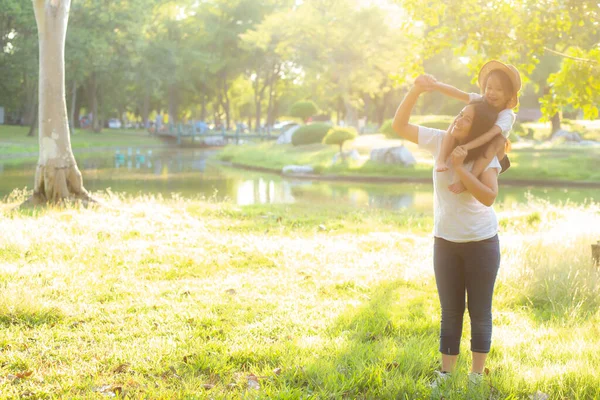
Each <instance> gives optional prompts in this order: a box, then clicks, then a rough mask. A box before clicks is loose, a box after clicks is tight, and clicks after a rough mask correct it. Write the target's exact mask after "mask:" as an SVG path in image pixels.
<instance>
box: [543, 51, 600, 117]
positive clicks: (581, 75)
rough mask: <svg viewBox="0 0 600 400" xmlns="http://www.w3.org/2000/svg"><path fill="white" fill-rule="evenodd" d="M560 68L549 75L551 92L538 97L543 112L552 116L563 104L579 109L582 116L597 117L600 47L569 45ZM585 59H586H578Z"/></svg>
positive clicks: (599, 95)
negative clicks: (585, 48) (589, 47)
mask: <svg viewBox="0 0 600 400" xmlns="http://www.w3.org/2000/svg"><path fill="white" fill-rule="evenodd" d="M567 55H568V56H569V57H574V58H577V59H572V58H565V59H564V60H563V63H562V68H561V69H560V71H558V72H556V73H553V74H551V75H550V76H549V78H548V83H549V85H550V91H549V93H548V94H546V95H545V96H544V97H543V98H541V99H540V104H541V106H542V112H543V113H544V115H546V116H552V115H554V114H555V113H556V112H557V111H559V110H560V109H561V108H563V107H567V106H570V107H574V108H581V109H582V110H583V116H584V118H588V119H596V118H598V107H599V106H600V49H598V48H596V49H592V50H590V51H585V50H583V49H581V48H578V47H573V48H570V49H569V50H568V51H567ZM581 60H586V61H581Z"/></svg>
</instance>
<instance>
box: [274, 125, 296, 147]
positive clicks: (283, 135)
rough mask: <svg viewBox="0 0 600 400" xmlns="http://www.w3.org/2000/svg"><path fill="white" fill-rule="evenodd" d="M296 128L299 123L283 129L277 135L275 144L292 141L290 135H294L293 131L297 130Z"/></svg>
mask: <svg viewBox="0 0 600 400" xmlns="http://www.w3.org/2000/svg"><path fill="white" fill-rule="evenodd" d="M298 128H300V125H292V126H290V127H289V128H287V129H286V130H285V131H283V132H282V133H281V135H279V137H278V138H277V144H289V143H292V136H293V135H294V132H296V131H297V130H298Z"/></svg>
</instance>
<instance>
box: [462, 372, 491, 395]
mask: <svg viewBox="0 0 600 400" xmlns="http://www.w3.org/2000/svg"><path fill="white" fill-rule="evenodd" d="M486 389H487V387H486V384H485V381H484V380H483V375H482V374H480V373H477V372H471V373H470V374H469V380H468V382H467V399H473V400H476V399H485V398H487V393H486V392H487V390H486Z"/></svg>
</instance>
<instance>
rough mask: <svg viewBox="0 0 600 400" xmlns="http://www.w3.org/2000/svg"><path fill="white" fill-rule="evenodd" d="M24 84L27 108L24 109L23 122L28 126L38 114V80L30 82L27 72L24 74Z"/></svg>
mask: <svg viewBox="0 0 600 400" xmlns="http://www.w3.org/2000/svg"><path fill="white" fill-rule="evenodd" d="M24 82H25V83H24V85H25V90H26V93H27V99H26V102H25V108H24V110H23V118H22V120H21V123H22V124H23V125H26V126H31V124H32V123H34V121H35V120H36V116H37V110H36V107H37V104H38V101H37V100H38V99H37V86H36V82H35V81H34V82H29V80H28V79H27V74H25V76H24Z"/></svg>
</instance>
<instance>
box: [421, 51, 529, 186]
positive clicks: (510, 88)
mask: <svg viewBox="0 0 600 400" xmlns="http://www.w3.org/2000/svg"><path fill="white" fill-rule="evenodd" d="M417 79H419V80H420V81H419V83H420V84H421V85H423V86H425V87H426V88H427V90H436V91H439V92H441V93H443V94H445V95H447V96H450V97H453V98H455V99H458V100H460V101H462V102H464V103H467V104H468V103H471V102H473V101H478V100H483V101H485V102H486V103H488V104H490V105H491V106H492V107H494V108H495V109H496V110H497V111H498V119H497V120H496V123H495V124H494V127H493V128H492V129H490V130H489V131H488V132H486V133H485V134H483V135H481V136H480V137H478V138H477V139H476V140H473V141H471V142H469V143H465V144H464V145H462V148H463V149H465V150H466V151H470V150H473V149H476V148H478V147H481V146H483V145H484V144H486V143H489V144H490V146H488V147H487V151H486V152H485V153H484V154H483V156H482V157H480V158H479V159H477V160H476V161H475V165H474V166H473V170H472V173H473V174H474V175H475V176H479V175H480V174H481V172H483V169H484V168H485V166H486V165H488V164H489V163H490V161H491V160H492V158H493V157H494V156H497V157H498V160H500V164H501V165H502V172H504V171H506V170H507V169H508V167H509V166H510V162H509V161H508V157H506V155H505V147H507V144H508V143H509V142H508V135H509V134H510V130H511V129H512V126H513V124H514V123H515V113H514V112H513V110H512V109H513V108H515V107H516V106H517V105H518V104H519V101H518V97H517V94H518V93H519V90H521V77H520V75H519V71H518V70H517V69H516V68H515V67H514V66H512V65H508V64H504V63H501V62H500V61H496V60H492V61H489V62H487V63H486V64H485V65H484V66H483V67H481V70H480V71H479V76H478V79H477V83H478V84H479V87H480V88H481V90H482V91H483V95H481V94H477V93H466V92H463V91H461V90H459V89H457V88H455V87H453V86H450V85H446V84H444V83H441V82H438V81H437V80H436V79H435V78H434V77H432V76H431V75H422V76H421V77H419V78H417ZM455 145H456V142H455V141H454V140H453V139H452V135H446V136H445V137H444V141H443V142H442V151H441V152H440V154H439V156H438V157H437V158H436V162H435V164H436V166H435V168H436V170H437V171H438V172H444V171H446V170H448V166H447V161H448V157H450V152H451V149H453V148H454V146H455ZM450 191H452V192H454V193H457V194H458V193H462V192H463V191H465V187H464V185H463V184H462V183H461V181H460V180H458V181H455V182H453V183H452V184H451V185H450Z"/></svg>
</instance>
